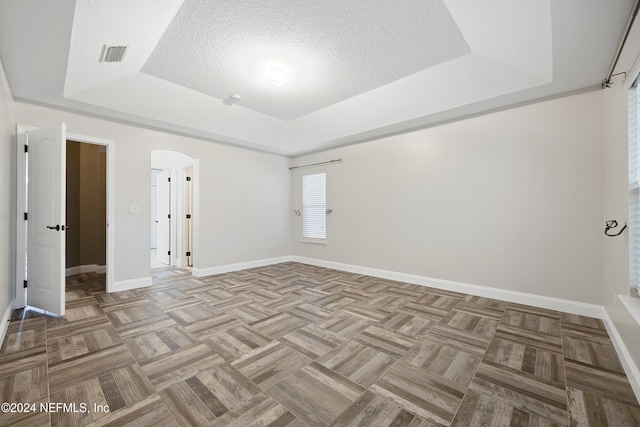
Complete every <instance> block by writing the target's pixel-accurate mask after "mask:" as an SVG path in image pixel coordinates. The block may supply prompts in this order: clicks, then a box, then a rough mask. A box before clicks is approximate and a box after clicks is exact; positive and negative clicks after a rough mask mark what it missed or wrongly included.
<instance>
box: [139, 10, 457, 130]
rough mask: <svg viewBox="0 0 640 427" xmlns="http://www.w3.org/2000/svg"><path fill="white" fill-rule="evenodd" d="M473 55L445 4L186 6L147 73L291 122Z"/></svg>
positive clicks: (177, 17) (152, 60) (159, 44)
mask: <svg viewBox="0 0 640 427" xmlns="http://www.w3.org/2000/svg"><path fill="white" fill-rule="evenodd" d="M468 53H469V47H468V46H467V44H466V42H465V40H464V38H463V36H462V34H460V31H459V30H458V28H457V27H456V25H455V23H454V21H453V19H452V18H451V15H450V14H449V12H448V11H447V8H446V7H445V6H444V5H443V4H442V2H441V1H440V0H403V1H393V2H390V1H373V2H372V1H369V0H350V1H347V2H345V1H343V0H328V1H317V0H298V1H295V2H292V1H286V0H278V1H269V2H265V1H262V0H247V1H242V2H238V1H236V0H222V1H215V2H203V1H200V0H185V2H184V4H183V6H182V8H181V9H180V11H179V12H178V14H177V15H176V17H175V19H174V20H173V22H172V23H171V25H169V27H168V28H167V31H166V32H165V33H164V35H163V37H162V39H161V40H160V42H159V43H158V45H157V46H156V48H155V50H154V52H153V54H152V55H151V57H150V58H149V61H148V62H147V63H146V64H145V66H144V67H143V68H142V71H143V72H144V73H148V74H151V75H153V76H156V77H160V78H162V79H165V80H168V81H170V82H173V83H177V84H179V85H182V86H186V87H189V88H191V89H195V90H197V91H199V92H202V93H205V94H208V95H212V96H215V97H217V98H220V99H225V98H227V97H228V96H230V95H232V94H240V95H241V96H242V105H243V106H246V107H248V108H251V109H254V110H257V111H260V112H263V113H265V114H268V115H270V116H273V117H277V118H280V119H284V120H291V119H294V118H297V117H300V116H303V115H305V114H308V113H310V112H313V111H316V110H319V109H321V108H324V107H327V106H329V105H331V104H335V103H337V102H339V101H342V100H344V99H347V98H350V97H352V96H354V95H358V94H361V93H363V92H366V91H369V90H371V89H375V88H377V87H380V86H383V85H385V84H387V83H390V82H392V81H394V80H397V79H400V78H402V77H406V76H408V75H410V74H413V73H415V72H417V71H420V70H423V69H426V68H430V67H433V66H435V65H437V64H440V63H442V62H445V61H448V60H451V59H453V58H456V57H459V56H462V55H465V54H468ZM275 66H280V67H281V68H283V69H285V70H286V71H287V72H288V74H290V76H291V77H292V80H291V81H290V82H289V83H287V84H286V85H284V86H283V87H274V86H272V85H270V84H269V83H267V82H265V81H264V80H263V79H262V76H263V75H265V74H266V73H267V71H268V70H269V68H270V67H275Z"/></svg>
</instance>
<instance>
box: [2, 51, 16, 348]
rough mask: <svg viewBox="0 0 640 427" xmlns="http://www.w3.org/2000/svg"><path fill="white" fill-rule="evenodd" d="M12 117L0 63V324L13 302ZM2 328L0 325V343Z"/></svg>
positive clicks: (13, 170)
mask: <svg viewBox="0 0 640 427" xmlns="http://www.w3.org/2000/svg"><path fill="white" fill-rule="evenodd" d="M14 140H15V117H14V103H13V97H12V95H11V90H10V89H9V84H8V83H7V78H6V76H5V74H4V68H3V67H2V63H1V62H0V174H2V177H1V178H0V321H2V320H4V319H3V316H4V315H5V314H6V313H9V311H8V310H9V309H8V308H9V306H10V304H11V301H12V300H13V298H14V293H15V292H14V289H15V288H14V280H15V279H14V270H15V268H14V266H15V246H14V245H15V236H14V234H15V229H16V227H15V214H14V212H15V196H14V195H15V186H16V180H15V175H16V169H15V164H16V161H15V159H16V152H15V145H16V144H15V142H14ZM5 326H6V325H4V324H0V339H2V338H3V336H4V330H5V329H4V328H5Z"/></svg>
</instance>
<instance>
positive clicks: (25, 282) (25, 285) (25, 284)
mask: <svg viewBox="0 0 640 427" xmlns="http://www.w3.org/2000/svg"><path fill="white" fill-rule="evenodd" d="M24 287H25V288H26V287H27V281H26V280H25V281H24Z"/></svg>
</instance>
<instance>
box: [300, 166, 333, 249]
mask: <svg viewBox="0 0 640 427" xmlns="http://www.w3.org/2000/svg"><path fill="white" fill-rule="evenodd" d="M326 190H327V174H326V173H318V174H314V175H304V176H303V177H302V239H303V240H307V241H324V240H326V238H327V216H326V210H327V191H326Z"/></svg>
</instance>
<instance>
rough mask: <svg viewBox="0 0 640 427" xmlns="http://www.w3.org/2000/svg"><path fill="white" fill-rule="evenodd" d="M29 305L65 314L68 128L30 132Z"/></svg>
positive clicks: (28, 189)
mask: <svg viewBox="0 0 640 427" xmlns="http://www.w3.org/2000/svg"><path fill="white" fill-rule="evenodd" d="M27 144H28V146H29V150H28V153H27V157H28V159H29V160H28V184H27V212H28V215H29V217H28V221H27V283H28V286H27V304H29V305H31V306H33V307H37V308H40V309H42V310H46V311H48V312H50V313H54V314H59V315H63V314H64V290H65V289H64V288H65V283H64V280H65V279H64V278H65V252H64V251H65V235H64V233H65V232H64V228H65V226H64V223H65V198H66V160H67V159H66V150H67V146H66V126H65V124H64V123H61V124H59V125H56V126H51V127H48V128H44V129H38V130H34V131H30V132H27Z"/></svg>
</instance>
